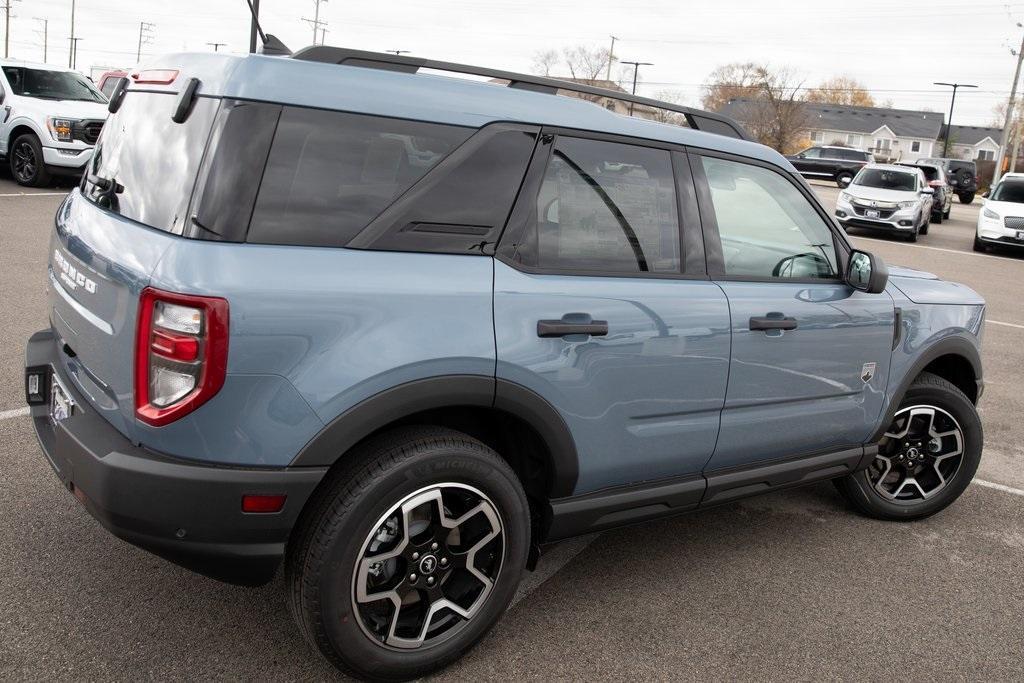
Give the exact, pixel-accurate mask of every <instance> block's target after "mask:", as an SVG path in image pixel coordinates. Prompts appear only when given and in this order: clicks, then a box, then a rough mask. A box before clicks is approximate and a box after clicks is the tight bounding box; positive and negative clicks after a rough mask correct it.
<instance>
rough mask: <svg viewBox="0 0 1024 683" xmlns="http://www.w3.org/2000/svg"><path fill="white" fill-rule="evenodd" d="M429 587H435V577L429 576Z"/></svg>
mask: <svg viewBox="0 0 1024 683" xmlns="http://www.w3.org/2000/svg"><path fill="white" fill-rule="evenodd" d="M427 585H428V586H433V585H434V577H433V576H428V577H427Z"/></svg>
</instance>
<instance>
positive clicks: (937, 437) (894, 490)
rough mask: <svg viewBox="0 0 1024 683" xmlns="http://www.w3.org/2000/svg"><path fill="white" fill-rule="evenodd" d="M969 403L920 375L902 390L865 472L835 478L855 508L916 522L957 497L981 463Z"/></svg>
mask: <svg viewBox="0 0 1024 683" xmlns="http://www.w3.org/2000/svg"><path fill="white" fill-rule="evenodd" d="M983 442H984V437H983V434H982V428H981V419H980V418H979V417H978V412H977V410H976V409H975V407H974V404H972V403H971V401H970V400H969V399H968V398H967V397H966V396H965V395H964V394H963V392H962V391H960V390H959V389H957V388H956V387H955V386H953V385H952V384H951V383H950V382H947V381H946V380H944V379H942V378H941V377H938V376H937V375H933V374H931V373H927V372H925V373H921V375H920V377H918V378H917V380H915V381H914V383H913V384H912V385H911V386H910V389H908V390H907V394H906V396H905V397H904V398H903V401H902V402H901V403H900V407H899V409H898V410H897V411H896V415H895V417H894V418H893V421H892V423H891V424H890V425H889V428H888V430H887V431H886V433H885V436H883V437H882V440H881V441H880V442H879V444H878V455H877V456H875V459H874V461H873V462H872V463H871V465H870V466H869V467H868V469H866V470H864V471H862V472H857V473H856V474H851V475H849V476H846V477H843V478H842V479H838V480H836V487H837V488H838V489H839V491H840V492H842V494H843V495H844V496H845V497H846V499H847V500H849V501H850V502H851V503H852V504H853V506H854V507H855V508H857V509H858V510H859V511H861V512H862V513H864V514H866V515H869V516H871V517H877V518H879V519H888V520H912V519H921V518H922V517H927V516H929V515H933V514H935V513H936V512H938V511H940V510H942V509H944V508H945V507H946V506H948V505H949V504H950V503H952V502H953V501H954V500H956V499H957V498H959V497H960V494H961V493H963V492H964V489H966V488H967V486H968V484H970V483H971V479H973V478H974V473H975V472H976V471H977V469H978V463H979V462H980V461H981V449H982V445H983Z"/></svg>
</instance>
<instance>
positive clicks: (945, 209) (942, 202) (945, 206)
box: [896, 161, 953, 223]
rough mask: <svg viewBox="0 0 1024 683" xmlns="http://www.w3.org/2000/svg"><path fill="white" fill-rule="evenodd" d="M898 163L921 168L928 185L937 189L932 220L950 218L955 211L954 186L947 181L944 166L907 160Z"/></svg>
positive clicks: (938, 221)
mask: <svg viewBox="0 0 1024 683" xmlns="http://www.w3.org/2000/svg"><path fill="white" fill-rule="evenodd" d="M896 165H897V166H909V167H910V168H919V169H921V171H922V172H923V173H924V178H925V180H926V181H927V182H928V187H930V188H932V190H934V191H935V194H934V195H933V197H932V199H933V202H932V222H933V223H942V220H943V219H944V218H949V214H950V213H951V212H952V211H953V188H952V187H951V186H950V184H949V183H948V182H946V172H945V171H943V170H942V167H941V166H939V165H938V164H925V163H921V164H916V163H915V164H911V163H909V162H905V161H900V162H897V164H896Z"/></svg>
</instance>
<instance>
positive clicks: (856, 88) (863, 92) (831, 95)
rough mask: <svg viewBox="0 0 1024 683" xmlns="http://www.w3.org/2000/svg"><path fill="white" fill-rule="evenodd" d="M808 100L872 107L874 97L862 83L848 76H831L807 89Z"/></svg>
mask: <svg viewBox="0 0 1024 683" xmlns="http://www.w3.org/2000/svg"><path fill="white" fill-rule="evenodd" d="M805 99H806V100H807V101H808V102H822V103H826V104H846V105H850V106H854V107H873V106H875V98H874V97H872V96H871V93H869V92H868V89H867V88H866V87H865V86H864V84H863V83H861V82H860V81H858V80H857V79H855V78H851V77H850V76H833V77H832V78H829V79H826V80H824V81H822V82H821V84H820V85H819V86H818V87H817V88H811V89H810V90H808V91H807V96H806V98H805Z"/></svg>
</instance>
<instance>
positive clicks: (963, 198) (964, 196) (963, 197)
mask: <svg viewBox="0 0 1024 683" xmlns="http://www.w3.org/2000/svg"><path fill="white" fill-rule="evenodd" d="M957 196H958V197H959V198H960V203H961V204H970V203H971V202H973V201H974V193H973V192H961V193H960V194H958V195H957Z"/></svg>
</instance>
